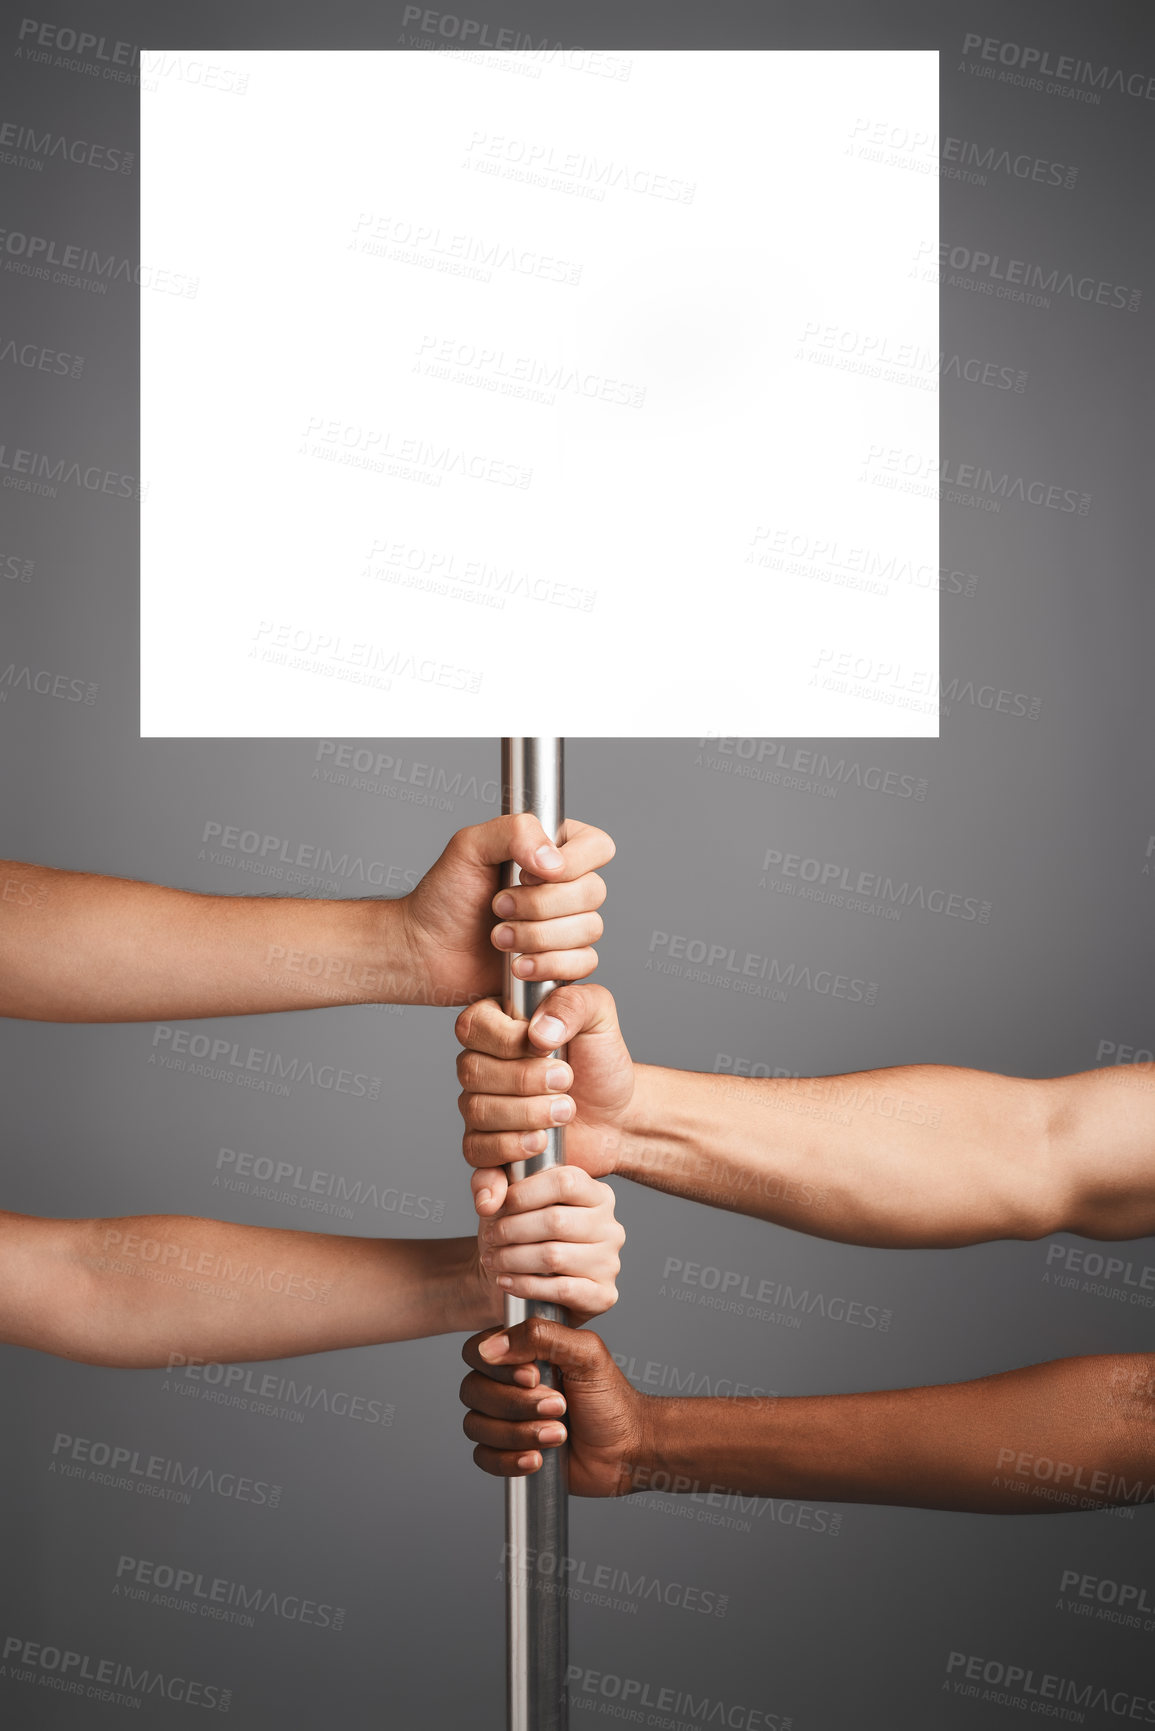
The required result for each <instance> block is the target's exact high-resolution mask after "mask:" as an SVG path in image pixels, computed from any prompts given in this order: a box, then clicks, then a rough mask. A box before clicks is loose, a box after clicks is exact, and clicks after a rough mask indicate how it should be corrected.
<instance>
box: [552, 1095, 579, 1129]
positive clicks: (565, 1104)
mask: <svg viewBox="0 0 1155 1731" xmlns="http://www.w3.org/2000/svg"><path fill="white" fill-rule="evenodd" d="M549 1115H550V1118H551V1119H552V1120H553V1122H554V1123H555V1124H568V1123H569V1121H570V1119H571V1118H572V1117H573V1101H572V1100H571V1099H570V1097H569V1095H568V1094H563V1095H562V1097H561V1099H560V1100H551V1101H550V1103H549Z"/></svg>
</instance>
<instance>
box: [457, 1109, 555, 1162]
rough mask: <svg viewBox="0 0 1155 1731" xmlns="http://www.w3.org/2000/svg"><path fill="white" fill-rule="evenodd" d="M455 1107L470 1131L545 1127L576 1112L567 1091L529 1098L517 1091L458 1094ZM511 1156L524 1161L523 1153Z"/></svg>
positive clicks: (540, 1128)
mask: <svg viewBox="0 0 1155 1731" xmlns="http://www.w3.org/2000/svg"><path fill="white" fill-rule="evenodd" d="M457 1107H458V1110H459V1111H460V1113H461V1116H462V1117H463V1118H464V1119H465V1122H466V1124H467V1125H468V1127H469V1129H470V1130H547V1129H549V1128H550V1127H551V1126H552V1125H558V1124H568V1123H569V1121H570V1119H571V1118H572V1117H573V1115H574V1111H575V1107H574V1103H573V1101H572V1100H571V1099H570V1097H569V1095H568V1094H553V1095H550V1096H545V1097H543V1096H541V1095H534V1096H533V1097H532V1098H530V1099H528V1100H522V1099H519V1097H518V1096H517V1095H516V1094H459V1095H458V1097H457ZM514 1158H515V1159H517V1160H524V1159H525V1155H524V1154H517V1155H515V1156H514Z"/></svg>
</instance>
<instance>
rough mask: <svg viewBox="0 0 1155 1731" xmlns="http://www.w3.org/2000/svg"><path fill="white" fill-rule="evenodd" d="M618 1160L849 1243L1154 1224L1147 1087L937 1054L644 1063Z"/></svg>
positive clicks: (936, 1241)
mask: <svg viewBox="0 0 1155 1731" xmlns="http://www.w3.org/2000/svg"><path fill="white" fill-rule="evenodd" d="M635 1074H636V1087H635V1091H634V1100H633V1103H632V1105H631V1108H630V1115H629V1121H628V1123H627V1126H626V1129H625V1133H624V1136H623V1140H622V1148H621V1152H620V1154H619V1155H618V1156H617V1157H616V1159H615V1169H616V1170H617V1171H619V1172H621V1173H622V1174H623V1176H625V1177H629V1178H636V1179H638V1180H639V1181H640V1182H642V1183H645V1184H649V1185H652V1186H653V1187H655V1188H657V1189H662V1190H669V1191H672V1192H673V1193H674V1194H676V1195H680V1196H688V1197H691V1198H693V1199H695V1200H697V1201H702V1202H707V1203H709V1204H711V1205H713V1206H715V1207H719V1208H730V1209H734V1210H737V1211H738V1212H741V1213H744V1214H753V1215H757V1216H759V1217H761V1218H762V1219H766V1220H773V1221H775V1222H777V1223H778V1224H780V1225H784V1226H790V1227H793V1228H795V1229H796V1230H798V1231H802V1232H808V1233H811V1234H813V1235H815V1236H818V1237H822V1238H834V1239H838V1240H840V1241H842V1242H845V1243H852V1244H866V1245H878V1246H887V1247H902V1246H924V1247H936V1246H938V1247H944V1246H951V1245H961V1244H973V1243H979V1242H983V1241H985V1240H988V1239H992V1238H1038V1237H1042V1236H1044V1235H1046V1234H1047V1233H1051V1232H1058V1231H1071V1232H1080V1233H1085V1234H1087V1235H1088V1236H1092V1237H1101V1238H1123V1237H1140V1236H1143V1235H1145V1234H1146V1233H1149V1232H1151V1231H1152V1230H1155V1111H1153V1102H1155V1087H1153V1085H1152V1084H1151V1082H1150V1081H1148V1080H1146V1079H1145V1078H1144V1077H1142V1076H1140V1075H1138V1074H1131V1075H1129V1076H1123V1075H1122V1073H1121V1072H1120V1071H1118V1070H1116V1071H1114V1072H1091V1073H1089V1074H1085V1075H1080V1076H1068V1077H1060V1078H1057V1079H1056V1080H1053V1081H1030V1080H1023V1079H1020V1078H1016V1077H1010V1076H998V1075H991V1074H988V1073H987V1072H985V1071H979V1070H964V1069H953V1068H949V1067H946V1066H942V1065H913V1066H908V1067H902V1068H896V1069H892V1070H876V1071H865V1072H862V1073H861V1074H858V1075H850V1076H832V1077H820V1078H813V1079H808V1078H802V1079H786V1080H777V1079H775V1080H750V1079H744V1078H737V1077H726V1076H709V1075H701V1074H697V1073H695V1072H689V1071H678V1070H659V1069H655V1068H652V1067H649V1066H645V1065H638V1066H636V1071H635Z"/></svg>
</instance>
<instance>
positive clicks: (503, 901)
mask: <svg viewBox="0 0 1155 1731" xmlns="http://www.w3.org/2000/svg"><path fill="white" fill-rule="evenodd" d="M605 899H606V885H605V879H604V878H600V877H599V876H598V874H597V872H587V873H586V875H585V877H583V878H578V879H576V881H575V882H574V883H566V884H539V883H538V882H537V880H536V879H535V880H533V881H532V882H531V881H529V880H527V879H526V878H524V877H523V878H522V880H521V882H520V884H511V885H510V887H509V888H508V889H504V890H499V891H498V893H497V895H495V896H494V898H493V902H492V907H493V911H494V913H495V914H496V915H497V917H498V919H499V920H556V919H560V918H561V917H562V916H563V915H565V914H587V913H592V912H593V911H594V909H595V908H600V907H601V905H602V903H603V902H604V901H605Z"/></svg>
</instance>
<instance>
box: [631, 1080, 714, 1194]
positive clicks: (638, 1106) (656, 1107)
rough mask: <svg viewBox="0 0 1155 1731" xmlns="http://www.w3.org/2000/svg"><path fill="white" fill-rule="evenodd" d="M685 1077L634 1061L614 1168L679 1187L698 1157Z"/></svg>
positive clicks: (659, 1186) (657, 1185)
mask: <svg viewBox="0 0 1155 1731" xmlns="http://www.w3.org/2000/svg"><path fill="white" fill-rule="evenodd" d="M686 1075H687V1073H686V1072H685V1071H682V1070H665V1069H662V1068H661V1067H660V1066H659V1065H656V1064H635V1065H634V1090H633V1094H632V1095H631V1097H630V1103H629V1105H628V1106H627V1107H626V1110H625V1112H624V1113H623V1115H622V1119H621V1124H620V1129H619V1137H618V1143H617V1147H616V1149H615V1151H614V1171H615V1172H616V1173H618V1174H619V1176H620V1177H622V1178H632V1179H634V1180H636V1181H637V1182H638V1183H640V1184H647V1185H649V1186H650V1188H651V1189H655V1190H669V1189H676V1190H677V1191H678V1193H679V1194H684V1193H685V1189H684V1183H678V1181H677V1180H678V1178H679V1176H681V1177H682V1178H683V1179H684V1176H685V1174H686V1173H687V1171H688V1170H689V1168H690V1166H691V1165H692V1163H693V1160H694V1157H695V1156H694V1149H695V1146H696V1144H697V1140H698V1139H697V1137H696V1136H695V1135H694V1134H693V1128H692V1126H691V1124H690V1122H689V1114H688V1111H687V1109H686V1108H687V1105H688V1102H687V1101H686V1100H684V1099H683V1096H684V1095H685V1094H686Z"/></svg>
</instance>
